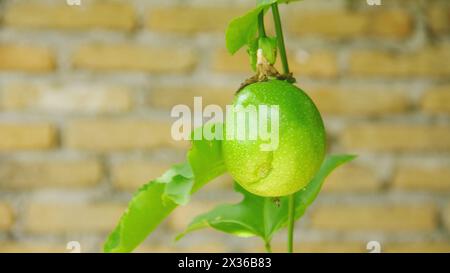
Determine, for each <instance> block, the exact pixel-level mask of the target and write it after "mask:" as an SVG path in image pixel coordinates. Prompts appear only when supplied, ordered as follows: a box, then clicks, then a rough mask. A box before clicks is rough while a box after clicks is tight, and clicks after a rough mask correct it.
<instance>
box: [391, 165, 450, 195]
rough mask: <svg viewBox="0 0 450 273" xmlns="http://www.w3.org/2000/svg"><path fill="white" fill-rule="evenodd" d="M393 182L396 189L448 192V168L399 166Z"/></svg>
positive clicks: (449, 172) (449, 170) (449, 189)
mask: <svg viewBox="0 0 450 273" xmlns="http://www.w3.org/2000/svg"><path fill="white" fill-rule="evenodd" d="M393 182H394V187H395V188H397V189H404V190H426V191H436V192H445V191H450V166H433V167H425V166H415V165H414V166H413V165H405V166H399V167H398V169H397V171H396V172H395V176H394V181H393Z"/></svg>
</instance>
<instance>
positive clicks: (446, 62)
mask: <svg viewBox="0 0 450 273" xmlns="http://www.w3.org/2000/svg"><path fill="white" fill-rule="evenodd" d="M350 73H351V74H353V75H358V76H375V75H378V76H388V77H403V76H410V77H412V76H435V77H445V76H448V75H450V50H449V46H448V45H443V46H439V47H432V48H424V49H420V50H418V51H416V52H409V53H392V52H385V51H355V52H354V53H353V54H352V55H351V57H350Z"/></svg>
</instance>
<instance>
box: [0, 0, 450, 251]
mask: <svg viewBox="0 0 450 273" xmlns="http://www.w3.org/2000/svg"><path fill="white" fill-rule="evenodd" d="M212 2H213V1H210V0H192V1H175V0H171V1H168V0H150V1H148V0H147V1H145V0H132V1H94V0H82V7H69V6H67V5H65V1H63V0H60V1H59V0H58V1H56V0H34V1H24V0H16V1H13V0H2V1H0V18H1V21H0V22H1V25H0V251H31V252H42V251H48V252H63V251H66V250H65V246H66V243H67V242H68V241H73V240H76V241H79V242H80V243H81V245H82V251H100V249H101V244H102V242H103V240H104V239H105V237H106V235H107V233H108V232H109V231H110V230H111V229H112V228H113V226H114V225H115V223H116V221H117V219H118V217H119V216H120V214H121V213H122V212H123V210H124V208H125V207H126V203H127V201H128V200H129V198H130V197H131V193H132V192H133V191H134V190H136V189H137V188H138V187H139V185H141V184H143V183H145V182H146V181H148V180H150V179H151V178H154V177H156V176H158V175H160V174H161V173H162V172H163V171H164V170H165V169H166V168H167V167H168V166H169V165H170V164H171V163H174V162H179V161H180V160H182V159H183V156H184V152H185V151H186V149H187V147H188V146H187V144H186V143H175V142H173V141H172V140H171V137H170V125H171V119H170V116H169V111H170V109H171V107H172V106H173V105H176V104H180V103H184V104H188V105H191V104H192V102H193V96H199V95H201V96H203V98H204V100H205V103H208V104H211V103H216V104H220V105H225V104H226V103H228V102H229V101H230V100H231V98H232V95H233V93H234V91H235V90H236V87H237V86H238V85H239V83H240V82H241V81H242V80H243V79H245V78H246V77H248V76H249V75H250V73H251V72H250V71H249V65H248V61H247V58H246V56H245V54H244V52H240V53H239V54H237V56H234V57H231V56H229V55H228V54H227V53H226V51H225V49H224V28H225V26H226V24H227V22H228V21H229V20H230V19H231V18H233V17H234V16H236V15H239V14H242V13H243V12H244V11H245V10H246V8H247V7H248V6H249V5H252V4H253V1H251V0H234V1H230V0H215V1H214V3H212ZM382 2H383V6H381V7H369V6H368V5H366V3H365V1H363V0H353V1H345V0H314V1H312V0H305V1H304V2H300V3H296V4H293V5H291V6H290V7H289V9H286V8H285V7H283V8H282V14H283V20H284V23H285V30H286V36H287V37H286V39H287V46H288V51H289V57H290V63H291V66H292V69H293V71H294V72H295V76H296V77H297V80H298V82H299V85H300V86H301V87H302V88H304V89H305V90H307V91H308V93H309V94H310V95H311V97H312V98H313V99H314V101H315V102H316V103H317V105H318V107H319V109H320V110H321V112H322V113H323V115H324V119H325V122H326V127H327V130H328V135H329V140H330V152H345V153H357V154H358V155H359V157H358V159H357V160H356V161H354V162H353V163H351V164H349V165H348V166H345V167H343V168H342V169H340V170H338V171H337V172H336V173H334V174H333V175H332V177H330V179H329V180H328V182H327V184H326V186H325V189H324V191H323V192H322V193H321V195H320V198H319V199H318V201H317V202H316V203H315V204H314V206H313V207H312V208H311V209H310V210H309V211H308V213H307V214H306V216H305V217H304V218H303V219H302V221H301V222H299V224H298V225H297V227H296V228H297V239H298V242H297V249H298V250H299V251H317V252H326V251H343V252H346V251H352V252H361V251H366V249H365V247H366V243H367V242H368V241H372V240H378V241H380V243H381V244H382V250H383V251H402V252H403V251H404V252H414V251H443V252H449V251H450V122H449V121H450V81H449V79H450V2H449V1H446V0H440V1H439V0H435V1H431V0H429V1H420V0H383V1H382ZM269 31H270V27H269ZM237 198H238V197H237V196H236V195H235V194H233V193H232V191H231V187H230V179H229V178H227V177H225V178H222V179H220V181H217V182H216V183H212V184H210V185H209V186H207V188H205V189H204V190H202V191H201V192H200V193H199V194H197V195H196V197H195V198H194V201H193V202H192V204H190V205H189V206H187V207H182V208H180V209H178V210H176V211H175V212H174V214H173V215H172V217H170V219H169V220H168V221H167V222H165V223H164V224H163V225H162V226H161V227H160V228H159V229H158V230H157V231H156V234H154V235H153V236H151V237H149V239H148V240H147V241H146V243H145V244H144V245H143V246H142V247H140V249H139V251H256V250H258V251H259V250H262V246H261V245H260V243H259V241H258V240H256V239H250V240H244V239H238V238H231V237H229V236H226V235H222V234H220V233H217V232H214V231H204V232H200V233H197V234H193V235H190V236H188V237H186V238H185V239H184V240H182V241H181V242H180V243H178V244H174V243H173V240H172V239H173V236H174V235H175V234H176V233H177V232H179V231H181V230H182V229H183V228H184V227H185V226H186V224H187V223H188V222H189V221H190V219H191V218H192V217H193V216H194V215H196V214H198V213H200V212H203V211H205V210H207V209H209V208H211V207H212V206H214V204H216V203H217V202H219V201H220V202H227V201H233V200H237ZM274 249H277V250H283V249H284V235H283V234H281V235H280V236H277V237H276V238H275V242H274Z"/></svg>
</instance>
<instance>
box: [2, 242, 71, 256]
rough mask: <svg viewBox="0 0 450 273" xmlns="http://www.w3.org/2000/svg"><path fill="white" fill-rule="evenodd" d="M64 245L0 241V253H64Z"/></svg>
mask: <svg viewBox="0 0 450 273" xmlns="http://www.w3.org/2000/svg"><path fill="white" fill-rule="evenodd" d="M64 252H67V250H66V249H65V245H63V244H61V245H60V246H58V245H53V244H49V243H28V242H27V243H22V242H0V253H64Z"/></svg>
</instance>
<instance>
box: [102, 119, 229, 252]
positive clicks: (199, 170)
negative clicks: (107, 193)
mask: <svg viewBox="0 0 450 273" xmlns="http://www.w3.org/2000/svg"><path fill="white" fill-rule="evenodd" d="M212 126H214V125H212ZM221 147H222V145H221V143H220V140H205V139H204V138H202V139H201V140H193V141H192V148H191V150H190V151H189V152H188V155H187V158H188V162H189V163H182V164H178V165H175V166H173V167H172V168H170V169H169V170H168V171H167V172H165V173H164V174H163V175H162V176H161V177H159V178H157V179H155V180H153V181H151V182H149V183H147V184H145V185H144V186H142V187H141V188H140V189H139V190H138V191H137V192H136V193H135V195H134V196H133V198H132V199H131V201H130V203H129V204H128V209H127V210H126V211H125V213H124V214H123V215H122V217H121V219H120V221H119V223H118V225H117V227H116V228H115V229H114V230H113V232H112V233H111V234H110V235H109V237H108V238H107V240H106V242H105V245H104V251H105V252H130V251H132V250H133V249H135V248H136V247H137V246H138V245H139V244H140V243H141V242H142V241H143V240H145V238H146V237H147V236H148V234H150V233H151V232H152V231H153V230H154V229H155V228H156V227H157V226H158V225H159V224H160V223H161V222H162V221H163V220H164V219H165V218H166V217H167V216H168V215H169V214H170V213H171V212H172V211H173V210H174V209H175V208H176V207H177V206H178V204H184V203H186V202H187V201H188V200H189V197H190V195H191V194H192V193H194V192H195V191H197V190H198V189H200V188H201V187H202V186H204V185H205V184H206V183H207V182H209V181H210V180H212V179H214V178H216V177H218V176H219V175H221V174H223V173H224V172H225V166H224V165H223V160H222V148H221Z"/></svg>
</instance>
